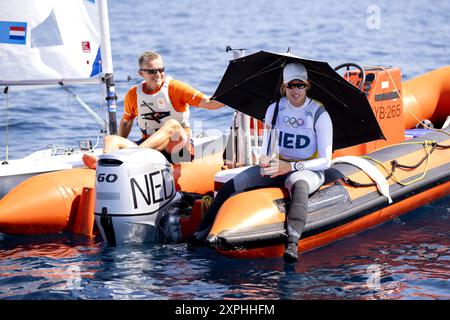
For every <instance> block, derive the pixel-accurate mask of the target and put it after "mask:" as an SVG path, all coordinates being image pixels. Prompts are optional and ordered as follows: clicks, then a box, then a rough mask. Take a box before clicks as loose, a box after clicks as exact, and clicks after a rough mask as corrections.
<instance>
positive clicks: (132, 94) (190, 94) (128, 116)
mask: <svg viewBox="0 0 450 320" xmlns="http://www.w3.org/2000/svg"><path fill="white" fill-rule="evenodd" d="M136 90H137V86H134V87H133V88H131V89H130V90H128V92H127V94H126V96H125V102H124V113H123V118H124V119H125V120H127V121H129V120H133V119H134V118H136V117H137V116H138V108H137V93H136ZM159 90H160V89H158V90H155V91H152V92H145V93H148V94H154V93H156V92H158V91H159ZM168 90H169V98H170V101H171V102H172V105H173V108H174V109H175V110H176V111H178V112H185V111H187V109H188V108H189V106H194V107H198V105H199V104H200V101H201V100H202V99H203V97H204V96H205V95H204V94H203V93H201V92H200V91H197V90H195V89H194V88H192V87H191V86H189V85H188V84H186V83H184V82H182V81H179V80H172V81H170V83H169V89H168Z"/></svg>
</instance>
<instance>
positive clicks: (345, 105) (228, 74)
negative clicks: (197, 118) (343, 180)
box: [213, 51, 385, 150]
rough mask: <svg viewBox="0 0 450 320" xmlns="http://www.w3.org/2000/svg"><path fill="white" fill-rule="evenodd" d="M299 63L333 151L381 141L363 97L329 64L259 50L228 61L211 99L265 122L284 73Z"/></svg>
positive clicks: (278, 91) (287, 54) (364, 96)
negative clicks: (326, 122)
mask: <svg viewBox="0 0 450 320" xmlns="http://www.w3.org/2000/svg"><path fill="white" fill-rule="evenodd" d="M291 62H299V63H301V64H303V65H304V66H305V68H306V70H307V71H308V79H309V81H310V82H311V83H312V88H311V90H310V91H309V92H308V96H309V97H311V98H314V99H316V100H318V101H320V102H322V103H323V105H324V106H325V109H326V110H327V111H328V113H329V114H330V117H331V120H332V122H333V149H334V150H336V149H342V148H345V147H350V146H353V145H357V144H360V143H364V142H368V141H373V140H378V139H385V138H384V135H383V133H382V131H381V128H380V126H379V125H378V122H377V120H376V118H375V115H374V113H373V111H372V108H371V107H370V104H369V101H368V100H367V97H366V95H365V93H364V92H362V91H361V90H359V89H358V88H356V87H355V86H353V85H352V84H351V83H349V82H348V81H346V80H345V79H343V78H342V77H341V76H340V75H339V74H338V73H336V72H335V71H334V70H333V69H332V68H331V67H330V65H329V64H328V63H326V62H321V61H314V60H307V59H303V58H300V57H297V56H294V55H292V54H290V53H286V54H277V53H271V52H266V51H260V52H257V53H254V54H251V55H248V56H245V57H242V58H238V59H235V60H232V61H230V64H229V65H228V68H227V70H226V71H225V74H224V75H223V77H222V80H221V81H220V84H219V87H218V88H217V90H216V92H215V93H214V95H213V99H215V100H218V101H220V102H222V103H224V104H226V105H228V106H230V107H232V108H233V109H236V110H239V111H241V112H243V113H245V114H247V115H249V116H252V117H255V118H257V119H259V120H264V117H265V114H266V110H267V108H268V107H269V105H270V104H272V103H273V102H275V101H276V100H277V99H279V98H280V96H281V95H280V86H281V82H282V78H283V68H284V66H285V65H286V64H288V63H291Z"/></svg>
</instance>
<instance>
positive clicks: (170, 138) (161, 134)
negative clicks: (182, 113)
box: [139, 119, 189, 152]
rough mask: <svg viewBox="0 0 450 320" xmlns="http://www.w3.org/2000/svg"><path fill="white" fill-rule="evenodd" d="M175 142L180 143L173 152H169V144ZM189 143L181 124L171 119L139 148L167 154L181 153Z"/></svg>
mask: <svg viewBox="0 0 450 320" xmlns="http://www.w3.org/2000/svg"><path fill="white" fill-rule="evenodd" d="M174 141H180V143H178V144H177V145H176V146H175V147H174V148H173V149H172V150H168V146H169V143H170V142H174ZM188 142H189V139H188V136H187V134H186V131H185V130H184V129H183V127H182V126H181V124H180V123H179V122H178V121H177V120H174V119H170V120H168V121H167V122H165V123H164V124H163V125H162V127H161V128H160V129H159V130H158V131H156V132H155V133H154V134H152V135H151V136H150V137H149V138H148V139H147V140H145V141H144V142H142V143H141V144H140V145H139V146H140V147H143V148H151V149H155V150H158V151H162V150H166V151H167V152H179V151H180V150H181V149H182V148H183V147H184V146H185V145H186V144H187V143H188Z"/></svg>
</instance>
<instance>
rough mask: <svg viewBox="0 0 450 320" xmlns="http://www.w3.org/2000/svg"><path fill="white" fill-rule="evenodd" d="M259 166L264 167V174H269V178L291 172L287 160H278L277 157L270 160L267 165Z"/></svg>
mask: <svg viewBox="0 0 450 320" xmlns="http://www.w3.org/2000/svg"><path fill="white" fill-rule="evenodd" d="M260 167H261V168H264V175H266V176H269V175H270V177H271V178H275V177H278V176H281V175H283V174H286V173H289V172H291V164H290V163H289V162H287V161H283V160H280V159H278V158H275V159H273V160H272V161H270V163H269V164H268V165H265V164H263V165H261V164H260Z"/></svg>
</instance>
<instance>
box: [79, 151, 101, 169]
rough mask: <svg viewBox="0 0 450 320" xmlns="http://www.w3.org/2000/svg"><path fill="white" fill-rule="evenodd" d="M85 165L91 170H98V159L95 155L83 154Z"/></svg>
mask: <svg viewBox="0 0 450 320" xmlns="http://www.w3.org/2000/svg"><path fill="white" fill-rule="evenodd" d="M82 160H83V163H84V164H85V165H86V166H87V167H89V168H91V169H96V168H97V157H96V156H94V155H93V154H87V153H85V154H83V158H82Z"/></svg>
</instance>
